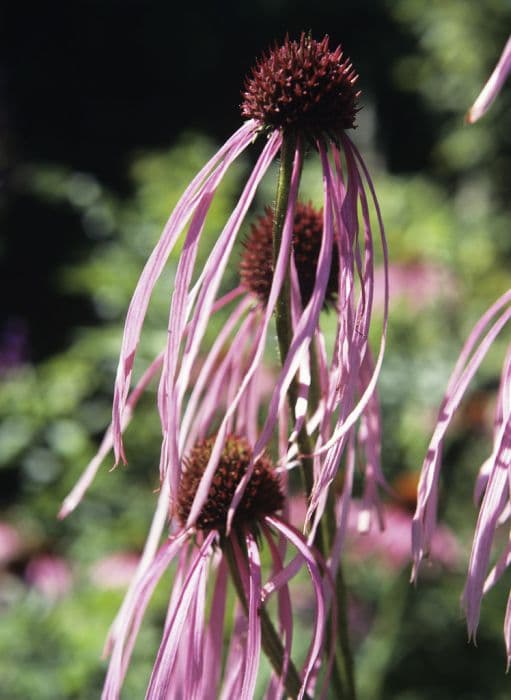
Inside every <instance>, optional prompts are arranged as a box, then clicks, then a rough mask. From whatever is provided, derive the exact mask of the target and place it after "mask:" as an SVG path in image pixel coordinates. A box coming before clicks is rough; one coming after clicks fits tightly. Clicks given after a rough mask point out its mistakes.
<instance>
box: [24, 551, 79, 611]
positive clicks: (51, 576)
mask: <svg viewBox="0 0 511 700" xmlns="http://www.w3.org/2000/svg"><path fill="white" fill-rule="evenodd" d="M25 579H26V581H27V583H28V584H29V585H31V586H33V587H34V588H36V589H37V590H38V591H39V593H42V595H43V596H44V597H45V598H48V600H51V601H55V600H58V599H59V598H62V597H63V596H65V595H66V593H68V592H69V590H70V589H71V586H72V582H73V577H72V574H71V568H70V566H69V564H68V563H67V562H66V560H65V559H62V558H61V557H56V556H53V555H50V554H41V555H39V556H37V557H34V558H33V559H31V560H30V561H29V563H28V565H27V568H26V571H25Z"/></svg>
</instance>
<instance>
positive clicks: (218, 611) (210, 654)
mask: <svg viewBox="0 0 511 700" xmlns="http://www.w3.org/2000/svg"><path fill="white" fill-rule="evenodd" d="M226 601H227V564H226V561H225V559H224V558H223V557H222V559H221V560H220V563H219V566H218V570H217V575H216V584H215V590H214V592H213V598H212V600H211V612H210V619H209V625H208V629H207V635H206V645H205V649H204V667H203V669H202V679H203V682H202V697H203V700H216V698H217V697H218V694H217V691H218V685H219V681H220V676H221V673H222V647H223V641H224V635H223V632H224V616H225V607H226Z"/></svg>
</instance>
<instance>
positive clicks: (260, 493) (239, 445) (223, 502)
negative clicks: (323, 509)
mask: <svg viewBox="0 0 511 700" xmlns="http://www.w3.org/2000/svg"><path fill="white" fill-rule="evenodd" d="M214 443H215V438H214V437H211V438H208V439H206V440H203V441H202V442H199V443H197V444H196V445H195V447H193V449H192V450H191V452H190V454H189V455H188V456H187V457H186V459H185V461H184V462H185V463H184V472H183V476H182V478H181V484H180V487H179V493H178V499H177V515H178V517H179V520H180V521H181V523H182V524H183V525H184V524H185V523H186V521H187V519H188V515H189V514H190V510H191V507H192V503H193V499H194V497H195V494H196V493H197V488H198V485H199V482H200V480H201V478H202V475H203V474H204V471H205V469H206V466H207V464H208V461H209V458H210V456H211V451H212V449H213V445H214ZM251 459H252V448H251V447H250V445H249V443H248V441H247V440H246V439H245V438H242V437H238V436H236V435H229V436H228V437H227V439H226V441H225V445H224V449H223V451H222V454H221V457H220V461H219V464H218V467H217V470H216V472H215V475H214V477H213V481H212V483H211V486H210V488H209V493H208V498H207V500H206V503H205V504H204V507H203V508H202V510H201V512H200V514H199V517H198V518H197V523H196V526H197V529H199V530H202V531H203V532H209V531H210V530H218V531H219V532H220V533H221V534H224V533H225V527H226V521H227V511H228V509H229V506H230V505H231V502H232V499H233V496H234V492H235V491H236V487H237V486H238V484H239V483H240V481H241V479H242V477H243V475H244V474H245V472H246V471H247V468H248V465H249V464H250V460H251ZM283 503H284V496H283V495H282V491H281V489H280V482H279V478H278V475H277V474H276V473H275V470H274V468H273V465H272V463H271V460H270V459H269V458H268V457H265V456H263V457H261V458H260V459H258V460H257V462H256V463H255V467H254V471H253V473H252V476H251V478H250V481H249V482H248V485H247V488H246V489H245V493H244V494H243V498H242V499H241V502H240V504H239V506H238V508H237V510H236V514H235V516H234V520H233V527H234V528H237V527H243V526H247V527H253V526H254V525H255V526H256V525H257V522H258V521H259V520H260V519H261V518H262V517H263V516H264V515H271V514H273V513H276V512H277V511H279V510H281V508H282V506H283Z"/></svg>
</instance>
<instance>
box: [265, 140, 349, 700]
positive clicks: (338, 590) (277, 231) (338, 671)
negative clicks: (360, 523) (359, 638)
mask: <svg viewBox="0 0 511 700" xmlns="http://www.w3.org/2000/svg"><path fill="white" fill-rule="evenodd" d="M296 144H297V138H296V135H295V134H293V133H289V134H286V133H284V138H283V141H282V147H281V156H280V169H279V175H278V181H277V192H276V196H275V213H274V219H273V266H274V269H275V266H276V263H277V257H278V255H279V252H280V247H281V243H282V230H283V227H284V221H285V218H286V212H287V208H288V206H289V193H290V188H291V177H292V173H293V160H294V154H295V150H296ZM288 268H289V266H288ZM275 324H276V328H277V339H278V344H279V351H280V359H281V363H282V365H283V364H284V362H285V360H286V357H287V354H288V352H289V348H290V346H291V341H292V338H293V328H292V323H291V284H290V275H289V272H288V273H287V274H286V277H285V280H284V283H283V285H282V289H281V292H280V295H279V298H278V300H277V303H276V306H275ZM310 353H311V388H310V391H309V399H310V401H311V402H313V405H316V402H317V400H318V398H319V386H318V361H317V357H316V354H315V349H314V347H313V344H312V345H311V350H310ZM297 396H298V388H297V383H296V378H294V379H293V381H292V382H291V384H290V387H289V390H288V401H289V405H290V408H291V417H292V420H295V415H294V409H295V405H296V399H297ZM297 443H298V448H299V450H300V453H301V454H302V455H310V454H312V451H313V443H312V440H311V438H310V436H309V434H308V433H307V429H306V427H305V425H303V426H302V428H301V429H300V432H299V433H298V436H297ZM301 467H302V478H303V481H304V486H305V491H306V494H307V499H309V498H310V496H311V493H312V487H313V483H314V472H313V460H312V458H310V457H307V456H302V457H301ZM335 530H336V519H335V502H334V498H333V496H332V493H331V492H330V493H329V496H328V499H327V504H326V508H325V515H324V517H323V518H322V521H321V525H320V527H319V528H318V531H317V534H316V541H315V545H316V546H317V548H318V550H319V551H320V552H321V554H322V555H323V556H324V557H325V558H326V557H327V556H328V553H329V551H330V548H331V545H332V541H333V538H334V533H335ZM335 598H336V603H337V608H338V615H339V620H338V622H339V629H338V631H337V639H336V641H337V644H336V653H335V660H334V669H333V673H332V685H333V686H334V691H335V697H336V698H338V699H339V700H356V690H355V681H354V672H353V656H352V654H351V649H350V644H349V636H348V620H347V594H346V587H345V583H344V578H343V574H342V570H341V567H340V566H339V569H338V572H337V574H336V581H335ZM328 629H330V625H329V626H328ZM328 634H330V632H328Z"/></svg>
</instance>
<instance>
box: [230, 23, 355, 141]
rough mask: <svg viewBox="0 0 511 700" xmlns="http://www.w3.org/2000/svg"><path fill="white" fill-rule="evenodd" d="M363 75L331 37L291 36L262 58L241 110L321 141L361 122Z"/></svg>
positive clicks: (275, 126)
mask: <svg viewBox="0 0 511 700" xmlns="http://www.w3.org/2000/svg"><path fill="white" fill-rule="evenodd" d="M357 80H358V75H357V73H356V72H355V70H354V69H353V66H352V64H351V62H350V59H349V58H345V57H344V55H343V52H342V49H341V47H340V46H338V47H337V48H336V49H334V50H331V49H330V46H329V37H328V36H325V37H324V38H323V39H322V40H321V41H315V40H314V39H312V38H311V37H310V36H309V35H308V34H306V33H304V32H302V34H301V35H300V39H299V41H291V40H290V39H289V37H287V36H286V38H285V40H284V43H283V44H282V46H275V47H274V48H273V49H271V50H270V51H269V52H268V53H267V54H265V55H263V57H262V58H261V59H260V60H259V61H258V62H257V63H256V65H255V66H254V68H252V72H251V74H250V75H249V76H248V77H247V78H246V80H245V90H244V92H243V102H242V105H241V113H242V115H243V116H244V117H246V118H247V119H256V120H257V121H259V122H261V124H263V125H264V126H266V127H269V128H272V129H284V130H286V129H292V130H295V131H297V132H298V133H301V134H303V135H305V136H306V137H307V138H308V139H310V140H315V139H317V138H319V137H321V136H322V135H323V134H327V135H329V136H331V137H335V136H337V135H338V134H339V132H340V131H343V130H345V129H351V128H353V127H354V126H355V116H356V113H357V111H358V98H359V96H360V91H359V90H357V87H356V82H357Z"/></svg>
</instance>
